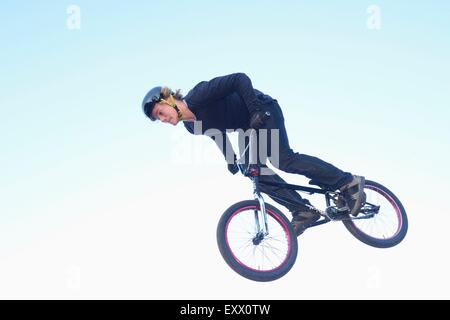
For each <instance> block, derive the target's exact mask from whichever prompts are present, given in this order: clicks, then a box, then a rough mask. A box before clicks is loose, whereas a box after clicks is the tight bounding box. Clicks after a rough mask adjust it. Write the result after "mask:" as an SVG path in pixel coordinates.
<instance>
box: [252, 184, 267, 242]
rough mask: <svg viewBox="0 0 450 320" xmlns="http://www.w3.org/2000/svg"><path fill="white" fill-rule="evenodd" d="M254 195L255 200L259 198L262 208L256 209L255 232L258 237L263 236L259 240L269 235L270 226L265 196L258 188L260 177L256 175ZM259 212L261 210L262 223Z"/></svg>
mask: <svg viewBox="0 0 450 320" xmlns="http://www.w3.org/2000/svg"><path fill="white" fill-rule="evenodd" d="M252 180H253V197H254V198H255V200H258V203H259V208H260V210H259V211H258V210H255V232H256V238H259V237H261V239H259V241H261V240H262V238H263V237H265V236H267V235H269V227H268V225H267V212H266V205H265V203H264V198H263V197H262V195H261V193H260V192H259V188H258V177H254V178H253V179H252ZM259 212H261V217H262V224H261V223H260V217H259Z"/></svg>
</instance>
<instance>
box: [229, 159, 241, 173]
mask: <svg viewBox="0 0 450 320" xmlns="http://www.w3.org/2000/svg"><path fill="white" fill-rule="evenodd" d="M228 171H230V172H231V173H232V174H233V175H234V174H236V173H237V172H238V171H239V167H238V165H237V164H236V155H235V156H234V159H233V163H229V164H228Z"/></svg>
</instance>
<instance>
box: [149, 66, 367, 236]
mask: <svg viewBox="0 0 450 320" xmlns="http://www.w3.org/2000/svg"><path fill="white" fill-rule="evenodd" d="M142 109H143V111H144V113H145V114H146V115H147V116H148V117H149V118H150V119H151V120H152V121H156V120H160V121H161V122H164V123H170V124H172V125H174V126H175V125H177V124H178V123H179V122H180V121H183V123H184V126H185V127H186V129H187V130H188V131H189V132H190V133H191V134H207V133H206V132H207V131H208V130H212V129H215V130H216V131H219V132H221V133H223V135H222V137H223V138H222V139H220V138H218V137H217V135H215V136H214V137H212V136H211V138H213V139H214V141H215V142H216V144H217V145H218V146H219V147H220V149H221V150H222V152H223V155H224V157H225V159H226V160H227V165H228V170H229V171H230V172H231V173H232V174H235V173H236V172H237V171H238V167H237V165H236V156H235V154H234V151H232V146H231V144H230V141H229V139H228V137H227V135H226V130H227V129H233V130H239V129H240V130H241V131H246V130H249V129H257V130H258V131H257V132H258V134H257V137H258V139H260V138H261V135H260V130H259V129H266V130H268V131H269V132H270V133H268V134H267V135H266V137H267V139H266V140H267V141H266V142H265V143H267V150H272V149H271V148H270V147H271V146H272V143H276V144H277V145H278V147H279V148H278V150H279V152H278V154H276V155H273V154H272V155H271V158H270V160H271V163H272V164H273V165H274V166H275V167H276V168H277V169H279V170H282V171H285V172H289V173H296V174H301V175H304V176H306V177H308V178H310V179H312V180H314V181H315V182H317V183H319V184H321V185H326V186H330V187H332V188H333V189H334V190H337V189H339V190H341V192H342V194H343V195H344V197H345V199H346V202H347V206H348V211H349V213H350V214H353V215H357V214H358V212H359V210H360V209H361V207H362V205H363V204H364V202H365V194H364V191H363V189H364V177H361V176H355V175H352V174H350V173H349V172H344V171H342V170H340V169H338V168H336V167H335V166H333V165H331V164H330V163H327V162H325V161H323V160H321V159H318V158H316V157H312V156H309V155H305V154H299V153H297V152H294V151H293V150H292V149H291V147H290V146H289V140H288V136H287V132H286V128H285V126H284V117H283V113H282V110H281V107H280V106H279V104H278V101H277V100H276V99H273V98H272V97H270V96H268V95H266V94H264V93H262V92H260V91H258V90H256V89H254V88H253V86H252V82H251V80H250V78H249V77H248V76H247V75H246V74H244V73H234V74H230V75H226V76H221V77H216V78H214V79H212V80H210V81H202V82H200V83H198V84H197V85H196V86H195V87H194V88H193V89H191V90H190V91H189V93H188V94H187V95H186V97H183V96H182V95H181V93H180V90H178V91H177V92H176V93H174V92H172V91H171V90H170V89H169V88H167V87H155V88H153V89H151V90H150V91H149V92H148V93H147V95H146V96H145V97H144V100H143V102H142ZM266 111H269V112H270V114H271V116H270V118H268V119H266V118H265V117H264V113H265V112H266ZM199 121H201V126H200V127H201V128H200V130H197V131H196V130H195V129H196V127H195V126H194V124H195V122H197V123H199ZM197 128H198V126H197ZM272 130H277V132H278V139H277V141H272V138H271V137H272V135H271V131H272ZM266 132H267V131H266ZM274 156H275V157H274ZM272 159H276V160H277V161H272ZM246 161H248V151H247V152H246ZM258 163H259V164H260V165H261V166H262V167H263V168H264V169H266V170H268V171H266V172H270V173H271V174H264V175H261V176H260V181H262V182H264V181H273V182H285V181H284V180H283V179H282V178H281V177H280V176H278V175H277V174H275V173H274V172H273V171H272V170H270V169H269V168H267V166H266V165H265V160H263V159H258ZM261 191H262V192H264V193H266V194H268V195H269V196H271V197H272V195H273V196H275V195H280V196H282V197H284V198H288V199H290V200H292V201H293V202H294V203H297V205H296V206H292V204H290V203H286V202H284V201H282V200H280V199H277V198H275V197H272V198H273V199H274V200H275V201H277V202H278V203H280V204H282V205H284V206H286V207H287V208H288V209H289V210H290V211H291V213H292V215H293V219H292V224H293V226H294V229H295V231H296V233H297V235H300V234H301V233H302V232H303V231H304V230H305V229H306V228H307V227H308V226H310V225H311V224H312V223H314V222H316V221H317V220H318V219H319V218H320V215H319V214H318V213H317V212H316V211H314V210H312V209H311V208H310V207H308V206H306V205H305V204H309V202H308V201H307V200H306V199H303V198H302V197H301V196H300V195H299V194H298V193H297V192H296V191H294V190H285V189H281V188H280V187H275V186H269V185H265V184H261Z"/></svg>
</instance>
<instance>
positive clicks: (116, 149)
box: [0, 0, 450, 297]
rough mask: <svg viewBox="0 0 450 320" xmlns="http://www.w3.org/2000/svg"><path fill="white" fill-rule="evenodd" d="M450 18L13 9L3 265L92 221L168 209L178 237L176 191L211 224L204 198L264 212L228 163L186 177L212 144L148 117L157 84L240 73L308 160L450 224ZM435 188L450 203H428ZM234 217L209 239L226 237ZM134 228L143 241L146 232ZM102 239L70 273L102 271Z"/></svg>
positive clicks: (241, 8) (397, 12) (350, 10)
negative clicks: (72, 19) (178, 157)
mask: <svg viewBox="0 0 450 320" xmlns="http://www.w3.org/2000/svg"><path fill="white" fill-rule="evenodd" d="M70 4H75V5H78V6H79V7H80V9H81V30H68V28H67V26H66V20H67V19H68V14H67V13H66V9H67V7H68V6H69V5H70ZM372 4H375V5H377V6H379V8H380V9H381V19H382V20H381V29H380V30H378V31H375V30H369V29H368V28H367V26H366V21H367V19H368V14H367V12H366V10H367V7H368V6H369V5H372ZM449 10H450V3H449V2H448V1H443V0H441V1H438V0H435V1H414V2H411V1H400V0H399V1H376V2H371V1H339V2H331V1H327V2H317V1H316V2H313V1H286V0H283V1H256V0H252V1H222V2H220V3H219V2H214V1H195V0H191V1H134V2H133V4H130V3H128V2H124V1H122V2H118V3H114V4H111V2H110V1H95V2H93V1H75V2H61V1H39V2H37V1H34V2H31V1H2V2H1V4H0V26H1V28H0V39H1V43H2V44H1V50H0V66H1V68H0V70H1V71H0V74H1V76H0V87H1V94H0V130H1V135H0V144H1V146H2V150H1V157H0V167H1V168H2V170H1V180H0V181H1V182H0V198H1V201H0V212H1V215H0V218H1V221H2V223H1V226H0V230H2V229H3V230H2V232H0V240H1V241H0V242H1V244H0V249H2V250H1V255H0V261H1V259H6V260H8V261H9V266H10V267H11V268H13V269H14V266H15V264H16V263H18V262H17V261H22V260H14V259H13V258H11V257H12V256H15V255H17V254H18V253H17V252H20V251H21V250H27V248H29V246H30V245H31V244H32V243H39V241H44V240H43V239H46V237H50V238H51V239H56V238H54V237H53V236H49V235H54V234H58V233H62V234H66V233H65V231H64V230H69V229H70V230H72V229H73V222H74V221H81V222H80V226H86V225H89V222H86V221H84V220H82V219H84V218H83V217H85V218H86V219H88V217H91V216H93V215H94V216H95V215H98V214H100V215H101V216H102V217H105V219H106V221H110V220H111V219H108V212H109V211H108V210H109V209H111V208H115V210H116V211H115V217H116V218H118V217H124V216H127V215H129V214H130V212H129V211H128V209H127V208H131V207H132V208H133V210H134V211H139V212H142V214H143V216H146V217H147V215H146V214H145V215H144V213H148V212H149V211H151V209H150V208H151V207H152V206H153V205H154V204H155V203H162V204H161V209H160V210H162V212H161V213H162V215H161V216H159V219H161V220H158V221H159V222H160V223H172V222H168V221H166V220H164V219H168V218H169V217H171V216H173V214H175V211H177V210H176V209H174V208H170V207H168V206H164V205H163V204H164V203H167V204H171V205H175V204H174V203H176V201H175V200H174V198H173V197H174V196H175V195H174V193H173V190H174V188H175V189H176V190H178V191H179V194H178V196H179V197H181V198H179V199H181V200H180V201H181V202H182V208H183V210H186V211H185V213H190V214H192V215H193V219H194V220H195V219H197V223H198V222H199V221H201V218H202V215H203V213H200V214H196V212H197V211H198V210H199V207H198V206H196V207H195V208H194V207H192V205H191V202H190V200H192V199H196V200H198V199H200V198H202V197H206V198H211V199H212V198H213V197H214V196H216V195H217V194H221V195H223V194H224V193H226V192H228V190H229V188H230V187H233V186H236V188H237V186H238V185H239V188H243V190H246V191H248V194H247V196H246V197H245V198H250V197H251V194H250V185H248V182H247V181H246V180H244V179H240V178H238V177H231V176H229V173H228V171H227V170H226V165H225V163H223V164H222V163H221V162H220V161H218V162H216V163H215V164H214V165H212V166H210V165H204V164H203V165H202V163H199V162H198V161H197V162H196V163H192V164H191V165H189V163H188V164H184V165H179V164H177V163H176V161H174V158H173V154H174V152H175V151H174V148H175V147H176V146H180V143H181V144H184V145H189V146H192V143H194V142H193V141H194V140H195V141H197V140H199V139H200V140H201V138H200V137H196V138H194V137H190V136H187V134H188V133H187V132H185V131H184V129H183V128H182V127H181V126H180V127H177V128H172V127H168V126H164V125H162V124H156V125H155V124H153V123H150V122H148V121H147V120H146V118H145V117H144V115H143V114H142V112H141V110H140V103H141V100H142V98H143V96H144V95H145V93H146V92H147V90H148V89H150V88H151V87H153V86H155V85H169V86H171V87H172V88H174V89H175V88H180V89H182V91H183V92H184V93H187V91H189V89H190V88H192V87H193V86H194V85H195V84H196V83H198V82H200V81H202V80H208V79H211V78H213V77H215V76H218V75H224V74H228V73H233V72H245V73H246V74H247V75H249V76H250V77H251V79H252V81H253V84H254V86H255V87H256V88H257V89H259V90H261V91H263V92H265V93H267V94H269V95H271V96H273V97H274V98H276V99H277V100H278V101H279V102H280V105H281V106H282V108H283V110H284V113H285V118H286V127H287V130H288V134H289V139H290V142H291V146H292V147H293V148H294V149H295V150H296V151H298V152H301V153H307V154H312V155H316V156H319V157H321V158H323V159H325V160H327V161H329V162H332V163H334V164H336V165H337V166H339V167H342V168H343V169H345V170H349V171H352V172H355V173H360V174H364V175H366V176H367V177H368V178H371V179H374V180H378V181H380V182H382V183H385V184H386V185H388V186H390V187H391V188H392V189H393V190H394V191H395V192H396V193H398V195H399V196H400V197H401V198H402V199H404V202H406V203H405V206H407V207H408V208H413V207H415V208H416V209H417V208H418V207H419V205H420V203H423V205H424V206H425V205H429V204H430V203H431V204H432V205H433V206H434V207H433V208H434V209H433V210H434V211H436V212H441V213H448V209H449V208H448V205H446V204H442V203H441V202H439V199H440V198H439V197H440V196H441V195H442V194H443V193H445V192H448V191H449V188H448V179H449V178H450V174H449V170H448V168H447V164H448V163H449V162H450V151H449V147H448V146H449V137H450V129H449V125H448V123H449V120H450V111H449V105H450V93H449V89H450V81H449V73H450V43H449V41H448V39H449V38H450V21H449V19H448V13H449ZM200 140H199V141H200ZM202 141H203V140H202ZM202 148H203V147H200V148H199V149H195V150H197V151H198V150H203V149H202ZM215 151H216V150H215V149H214V146H213V148H212V149H211V152H210V153H208V154H210V155H211V157H219V156H220V155H219V154H218V153H215ZM193 152H194V153H195V152H196V151H193ZM217 152H218V151H217ZM175 153H176V152H175ZM193 162H195V161H193ZM284 177H286V178H287V179H289V177H291V182H293V181H294V182H295V179H298V177H292V175H291V176H288V175H285V176H284ZM297 182H304V181H303V180H297ZM208 183H209V184H208ZM211 184H212V185H211ZM422 184H423V185H426V186H431V187H440V188H441V190H442V193H439V192H431V191H423V192H422V191H418V190H417V188H415V185H422ZM213 186H214V188H216V189H214V188H213ZM216 192H219V193H216ZM180 194H181V195H180ZM183 199H184V200H183ZM240 199H241V198H239V197H238V195H236V197H232V196H230V198H225V197H223V198H221V199H220V201H221V202H220V203H221V204H222V203H223V205H226V204H229V205H231V204H232V203H233V202H236V201H238V200H240ZM210 201H211V202H210V205H214V201H213V200H210ZM414 201H416V202H414ZM137 203H138V204H139V205H137ZM414 203H415V204H416V205H414ZM195 204H196V205H198V201H195ZM179 205H181V204H179ZM175 206H176V205H175ZM200 207H201V205H200ZM107 208H109V209H107ZM203 209H204V208H203ZM213 210H216V211H217V209H216V208H213ZM221 210H222V211H223V207H222V206H220V205H219V209H218V211H219V212H214V213H211V215H212V217H211V219H212V220H211V224H207V223H205V224H204V225H201V224H199V226H200V227H202V226H205V227H206V228H209V229H211V230H214V228H215V225H214V223H215V220H214V219H216V220H218V218H219V216H220V211H221ZM417 210H418V209H417ZM443 211H444V212H443ZM445 211H446V212H445ZM99 212H100V213H99ZM177 212H178V211H177ZM418 215H420V212H418ZM138 217H141V216H138ZM422 217H423V216H422ZM141 218H142V217H141ZM80 219H81V220H80ZM118 219H119V218H118ZM133 219H138V218H136V216H133ZM152 219H153V218H152ZM87 221H88V220H87ZM117 221H118V222H117V224H114V226H115V227H112V228H116V227H117V226H119V225H120V224H121V223H123V221H122V220H117ZM119 221H120V222H119ZM133 221H134V223H136V225H134V224H130V226H129V232H131V233H133V232H134V231H133V230H135V228H138V229H139V230H141V229H140V228H142V225H145V224H146V222H145V221H144V222H143V221H139V220H133ZM153 222H154V221H153ZM127 223H130V222H127ZM100 225H101V224H100ZM138 225H141V226H140V227H138ZM412 225H413V226H414V224H412ZM71 228H72V229H71ZM192 228H194V227H193V226H192V225H191V226H190V229H191V230H192ZM75 230H76V229H75ZM72 231H73V230H72ZM97 231H98V233H92V235H91V237H90V238H88V239H89V240H86V241H85V242H83V243H81V244H78V245H77V241H78V240H76V239H79V237H80V233H82V231H79V232H77V231H73V238H71V237H69V236H67V237H66V238H64V239H65V241H66V242H67V243H70V244H71V245H72V249H73V250H75V252H77V254H73V255H72V254H71V253H66V254H65V255H63V256H64V257H63V258H61V259H62V260H63V261H64V262H62V267H61V268H64V266H66V265H72V264H75V265H83V263H84V264H85V265H84V268H85V269H88V270H89V263H88V262H87V261H88V259H87V258H86V256H85V255H83V252H85V250H87V251H88V252H89V249H88V248H90V246H91V244H92V242H95V241H96V239H97V238H98V237H100V238H101V237H102V231H101V230H97ZM107 234H109V235H111V237H114V234H115V233H114V232H112V231H110V233H107ZM418 234H419V233H418ZM52 237H53V238H52ZM210 240H211V239H210ZM49 241H50V240H49ZM57 241H62V240H57ZM211 241H214V238H212V240H211ZM355 241H356V240H355ZM42 248H43V249H42V250H44V252H47V253H48V254H49V256H52V257H55V255H53V253H52V252H53V251H52V250H53V249H45V246H43V247H42ZM55 250H56V249H55ZM212 250H215V249H214V248H213V249H212ZM17 259H19V258H17ZM21 259H24V260H25V261H27V259H28V258H27V256H26V255H24V256H22V258H21ZM30 259H31V258H30ZM54 259H56V258H54ZM6 260H5V261H6ZM58 261H59V260H58ZM80 261H81V262H80ZM83 261H84V262H83ZM98 263H100V262H98ZM42 268H43V269H45V268H46V265H45V264H43V265H42ZM45 270H47V269H45ZM0 279H1V278H0ZM30 281H31V280H30ZM28 283H30V282H28ZM31 283H33V282H31ZM30 286H31V285H30ZM27 288H28V289H29V287H27V285H26V284H24V290H27ZM55 288H59V287H58V286H57V285H56V284H55ZM36 290H37V291H36V292H39V290H38V289H36ZM49 290H50V289H49ZM58 292H59V291H58V290H57V289H54V291H51V290H50V291H49V293H48V294H50V295H51V294H54V295H56V296H57V295H58V294H59V293H58ZM99 292H100V291H99ZM399 294H400V293H399ZM2 296H4V293H2ZM99 296H101V293H99ZM144 296H145V294H144ZM155 296H156V294H155ZM186 297H189V296H188V295H187V296H186Z"/></svg>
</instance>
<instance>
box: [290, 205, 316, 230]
mask: <svg viewBox="0 0 450 320" xmlns="http://www.w3.org/2000/svg"><path fill="white" fill-rule="evenodd" d="M319 219H320V214H319V213H318V212H316V211H314V210H312V209H310V208H308V207H304V208H301V209H299V210H297V211H294V212H292V221H291V223H292V226H293V227H294V231H295V234H296V235H297V237H298V236H299V235H301V234H302V233H303V232H304V231H305V230H306V229H307V228H308V227H310V226H311V225H312V224H313V223H314V222H316V221H317V220H319Z"/></svg>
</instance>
